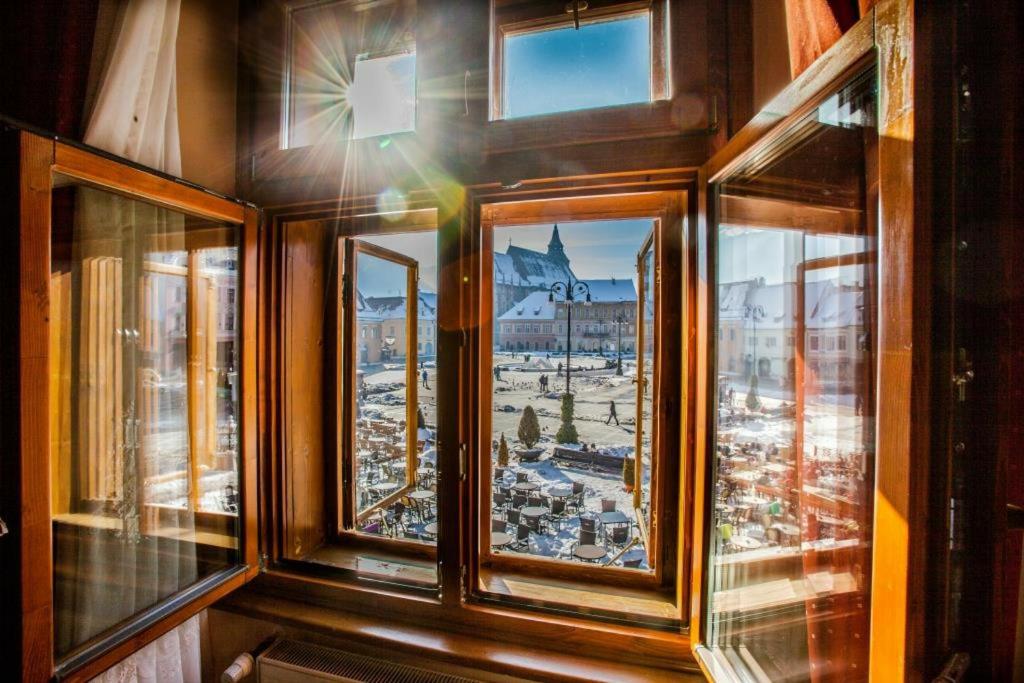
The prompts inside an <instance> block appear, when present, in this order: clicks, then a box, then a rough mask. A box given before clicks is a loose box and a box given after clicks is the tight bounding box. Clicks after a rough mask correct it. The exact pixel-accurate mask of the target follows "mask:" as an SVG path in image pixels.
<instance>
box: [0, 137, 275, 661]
mask: <svg viewBox="0 0 1024 683" xmlns="http://www.w3.org/2000/svg"><path fill="white" fill-rule="evenodd" d="M14 135H16V136H17V137H18V141H17V148H18V150H19V151H18V154H19V159H18V166H19V168H20V177H21V181H20V188H19V200H18V207H19V224H20V227H19V235H20V248H19V264H20V271H19V280H20V297H19V330H20V332H19V349H20V350H19V356H18V372H19V377H20V379H19V390H18V404H19V411H20V413H19V414H20V417H19V423H20V446H19V448H20V475H19V477H20V484H19V491H20V497H21V517H20V519H19V520H17V522H15V524H16V525H17V527H18V529H19V530H20V539H19V540H20V548H21V551H20V552H21V555H20V557H21V568H20V569H21V610H22V614H21V622H22V624H21V629H20V634H19V635H20V657H21V661H20V664H19V668H20V670H21V672H22V679H23V680H25V681H49V680H50V679H51V677H52V676H54V675H55V674H56V675H59V676H60V677H61V679H62V680H88V679H89V678H91V677H93V676H95V675H96V674H98V673H100V672H102V671H104V670H105V669H107V668H108V667H110V666H111V665H113V664H114V663H116V662H117V661H119V660H121V659H123V658H124V657H126V656H127V655H129V654H131V653H132V652H134V651H135V650H137V649H139V648H140V647H142V646H144V645H146V644H147V643H149V642H151V641H153V640H154V639H156V638H158V637H159V636H161V635H163V634H164V633H166V632H167V631H169V630H171V629H173V628H175V627H176V626H178V625H179V624H180V623H182V622H183V621H185V620H186V619H188V618H190V617H191V616H193V615H194V614H196V613H198V612H199V611H200V610H202V609H204V608H205V607H206V606H208V605H210V604H212V603H213V602H214V601H216V600H217V599H219V598H221V597H223V596H224V595H226V594H227V593H229V592H230V591H232V590H234V589H235V588H238V587H239V586H241V585H243V584H244V583H245V582H247V581H248V580H250V579H251V578H253V577H254V576H255V575H256V573H257V572H258V564H259V561H258V558H259V550H258V541H259V538H258V530H257V527H258V525H257V508H256V502H257V481H256V429H257V425H256V391H255V385H256V373H255V370H256V367H255V342H256V282H257V272H256V237H257V230H258V220H259V214H258V211H257V210H256V208H255V207H253V206H252V205H247V204H243V203H241V202H238V201H234V200H230V199H227V198H224V197H221V196H219V195H215V194H213V193H210V192H207V191H204V190H202V189H199V188H197V187H195V186H192V185H187V184H184V183H182V182H181V181H178V180H176V179H174V178H171V177H170V176H165V175H162V174H158V173H155V172H151V171H149V170H147V169H144V168H142V167H140V166H138V165H136V164H133V163H131V162H127V161H123V160H120V159H117V158H115V157H113V156H111V155H109V154H106V153H104V152H101V151H98V150H92V149H90V148H87V147H85V146H82V145H76V144H72V143H69V142H65V141H62V140H55V139H52V138H47V137H43V136H41V135H38V134H35V133H30V132H28V131H19V132H16V133H14ZM54 173H60V174H61V175H64V176H68V177H71V178H74V179H76V180H78V181H81V182H82V183H84V184H87V185H89V186H92V187H96V188H98V189H100V190H103V191H108V192H112V193H115V194H119V195H122V196H125V197H129V198H131V199H134V200H138V201H142V202H146V203H149V204H154V205H157V206H160V207H164V208H167V209H170V210H173V211H177V212H181V213H185V214H188V215H191V216H195V217H198V218H202V219H205V220H214V221H218V222H224V223H229V224H231V225H234V226H237V228H238V230H239V238H240V250H239V251H240V253H239V261H240V267H241V271H240V273H241V274H240V278H239V287H238V291H239V297H240V299H239V301H240V308H241V317H240V334H239V341H240V344H241V349H240V356H239V362H240V365H241V367H240V373H239V375H240V379H241V387H240V392H239V393H240V396H241V405H240V421H239V434H240V439H239V447H240V451H241V452H240V459H239V468H240V472H239V475H240V476H241V478H242V485H241V496H242V503H241V506H240V512H239V514H240V519H239V530H240V539H239V542H240V547H239V550H240V553H241V564H239V565H236V566H234V567H228V568H225V569H223V570H220V571H218V572H215V573H214V574H212V575H210V576H208V577H205V578H204V579H201V580H200V581H198V582H197V583H196V584H193V585H192V586H190V587H188V588H186V589H184V590H182V591H180V592H178V593H176V594H175V595H173V596H171V597H169V598H168V599H166V600H163V601H161V602H159V603H157V604H156V605H153V606H152V607H150V608H148V609H145V610H143V611H141V612H139V613H138V614H136V615H135V616H133V617H132V618H131V619H129V620H128V621H126V622H125V623H122V624H119V625H117V626H115V627H113V628H112V629H111V630H110V631H109V632H105V633H104V634H102V635H100V636H97V637H96V638H94V639H93V640H91V641H89V642H88V643H85V644H83V645H82V646H81V647H80V648H77V649H76V650H75V652H73V653H71V654H69V655H68V656H66V657H64V658H63V660H62V661H60V662H57V661H55V655H54V621H55V617H54V599H53V590H54V582H53V545H52V543H53V533H52V521H51V504H50V497H51V491H50V444H49V440H50V432H49V418H48V415H49V411H50V395H49V385H48V382H45V381H40V378H43V377H47V376H48V373H49V343H48V339H49V286H50V281H49V279H50V269H51V259H50V244H51V196H52V192H53V174H54Z"/></svg>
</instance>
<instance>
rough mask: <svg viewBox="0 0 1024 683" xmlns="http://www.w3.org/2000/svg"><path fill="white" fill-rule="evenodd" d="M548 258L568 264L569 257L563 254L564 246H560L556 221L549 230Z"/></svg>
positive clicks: (560, 241)
mask: <svg viewBox="0 0 1024 683" xmlns="http://www.w3.org/2000/svg"><path fill="white" fill-rule="evenodd" d="M548 258H550V259H552V260H556V261H560V262H561V263H564V264H566V265H568V264H569V259H568V258H566V256H565V247H563V246H562V239H561V238H560V237H559V236H558V223H555V227H554V229H553V230H552V231H551V241H550V242H548Z"/></svg>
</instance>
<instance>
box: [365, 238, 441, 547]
mask: <svg viewBox="0 0 1024 683" xmlns="http://www.w3.org/2000/svg"><path fill="white" fill-rule="evenodd" d="M436 240H437V233H436V231H433V230H430V231H422V232H419V233H404V234H394V233H391V234H387V235H380V236H364V237H360V238H359V239H357V240H355V243H356V258H355V271H356V272H355V277H354V278H353V280H354V282H355V301H354V305H355V313H356V329H355V330H353V334H354V335H355V339H354V352H355V363H356V393H357V396H356V425H355V447H356V453H355V470H356V472H355V482H356V486H355V499H356V500H355V503H356V520H357V527H358V529H359V531H361V532H363V533H368V534H373V535H379V536H387V537H391V538H400V539H405V540H412V541H423V542H427V543H435V542H436V539H437V532H438V526H437V498H436V495H437V469H436V468H437V449H436V430H437V393H436V392H437V377H436V370H437V364H436V354H437V293H436V289H437V243H436ZM410 301H415V302H416V305H414V306H410V305H409V303H408V302H410Z"/></svg>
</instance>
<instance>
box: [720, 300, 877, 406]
mask: <svg viewBox="0 0 1024 683" xmlns="http://www.w3.org/2000/svg"><path fill="white" fill-rule="evenodd" d="M796 295H797V291H796V283H793V282H783V283H776V284H763V281H757V280H744V281H740V282H731V283H724V284H722V285H720V286H719V332H718V367H719V368H721V371H722V372H723V374H726V375H728V376H729V378H730V379H731V381H733V382H734V383H735V384H737V385H744V384H746V383H747V382H748V381H749V379H750V376H751V374H753V373H754V372H755V367H754V363H755V361H754V358H755V357H756V358H757V361H756V363H757V367H756V373H757V376H758V380H759V384H760V386H762V387H765V386H776V387H778V388H781V389H787V390H792V388H793V381H794V377H795V373H796V338H795V334H796V327H797V322H798V320H797V312H796V303H797V300H796ZM863 301H864V289H863V287H862V286H861V285H859V284H845V283H844V284H837V283H836V282H835V281H833V280H821V281H817V282H808V283H806V285H805V308H806V311H807V313H806V319H805V325H806V329H805V334H806V340H805V341H806V343H805V345H804V353H805V357H806V363H807V365H806V368H807V370H808V372H810V373H811V375H812V376H813V377H814V379H815V381H816V382H818V383H820V384H822V385H827V386H830V387H833V388H834V389H836V390H842V391H851V390H852V389H853V383H854V382H855V381H856V378H857V377H860V376H861V371H862V366H863V364H864V363H865V362H866V361H865V359H864V350H865V343H866V342H865V339H864V335H865V330H864V325H863ZM748 306H763V307H764V311H765V314H764V317H763V318H759V319H758V322H757V334H756V336H755V335H754V333H753V328H752V326H751V324H750V320H749V319H748V317H747V316H746V315H745V311H746V307H748ZM766 383H767V384H766Z"/></svg>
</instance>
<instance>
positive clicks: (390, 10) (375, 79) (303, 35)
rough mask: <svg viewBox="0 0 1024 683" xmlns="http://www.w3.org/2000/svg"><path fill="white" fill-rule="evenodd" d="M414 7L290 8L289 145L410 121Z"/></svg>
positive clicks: (371, 132) (389, 129) (377, 131)
mask: <svg viewBox="0 0 1024 683" xmlns="http://www.w3.org/2000/svg"><path fill="white" fill-rule="evenodd" d="M415 14H416V3H415V2H413V1H411V0H405V1H401V2H387V3H351V2H347V1H346V2H327V3H322V4H317V5H313V6H310V7H303V8H300V9H296V10H294V11H292V12H291V13H290V21H289V41H290V47H289V51H290V55H289V56H290V61H289V73H288V76H289V78H288V145H287V146H288V147H304V146H307V145H316V144H323V143H334V142H338V141H340V140H346V139H349V138H365V137H372V136H376V135H384V134H388V133H397V132H402V131H409V130H413V129H414V128H415V119H416V78H415V76H416V48H415V38H414V35H413V21H414V19H415Z"/></svg>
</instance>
